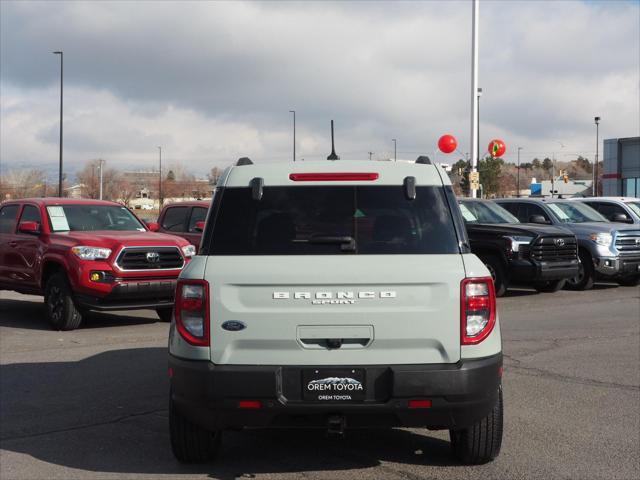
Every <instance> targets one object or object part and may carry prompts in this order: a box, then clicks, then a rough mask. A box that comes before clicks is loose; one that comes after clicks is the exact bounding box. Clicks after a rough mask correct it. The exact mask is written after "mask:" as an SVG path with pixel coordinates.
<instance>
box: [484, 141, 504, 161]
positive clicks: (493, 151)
mask: <svg viewBox="0 0 640 480" xmlns="http://www.w3.org/2000/svg"><path fill="white" fill-rule="evenodd" d="M488 150H489V155H491V156H492V157H494V158H495V157H501V156H503V155H504V153H505V152H506V151H507V146H506V145H505V144H504V142H503V141H502V140H500V139H499V138H496V139H493V140H491V142H489V148H488Z"/></svg>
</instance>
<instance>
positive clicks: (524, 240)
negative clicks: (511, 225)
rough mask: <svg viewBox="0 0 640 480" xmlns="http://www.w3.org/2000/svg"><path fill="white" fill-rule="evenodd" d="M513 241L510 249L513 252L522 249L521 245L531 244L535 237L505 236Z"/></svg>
mask: <svg viewBox="0 0 640 480" xmlns="http://www.w3.org/2000/svg"><path fill="white" fill-rule="evenodd" d="M504 238H506V239H507V240H509V242H510V243H511V247H510V250H511V251H512V252H518V251H519V250H520V245H529V244H530V243H531V242H532V241H533V239H534V237H527V236H525V235H513V236H508V237H504Z"/></svg>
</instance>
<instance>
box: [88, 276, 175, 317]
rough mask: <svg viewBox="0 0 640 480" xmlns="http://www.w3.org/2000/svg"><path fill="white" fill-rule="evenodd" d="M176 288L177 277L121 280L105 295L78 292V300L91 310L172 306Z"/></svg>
mask: <svg viewBox="0 0 640 480" xmlns="http://www.w3.org/2000/svg"><path fill="white" fill-rule="evenodd" d="M175 290H176V280H175V279H164V280H140V281H120V282H117V283H115V284H114V285H113V288H112V289H111V292H110V293H108V294H107V295H105V296H93V295H90V294H86V293H83V294H76V296H75V298H76V301H77V302H78V303H79V304H80V305H81V306H83V307H85V308H87V309H90V310H101V311H109V310H131V309H141V308H170V307H172V306H173V301H174V296H175Z"/></svg>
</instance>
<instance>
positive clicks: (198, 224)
mask: <svg viewBox="0 0 640 480" xmlns="http://www.w3.org/2000/svg"><path fill="white" fill-rule="evenodd" d="M195 230H196V232H203V231H204V222H203V221H199V222H196V228H195Z"/></svg>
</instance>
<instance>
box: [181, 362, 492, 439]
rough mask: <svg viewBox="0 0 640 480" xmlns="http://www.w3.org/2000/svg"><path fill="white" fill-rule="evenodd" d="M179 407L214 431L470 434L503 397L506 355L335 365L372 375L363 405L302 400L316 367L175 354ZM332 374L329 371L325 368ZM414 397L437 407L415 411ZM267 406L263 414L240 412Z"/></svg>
mask: <svg viewBox="0 0 640 480" xmlns="http://www.w3.org/2000/svg"><path fill="white" fill-rule="evenodd" d="M169 367H170V368H171V372H172V378H171V398H172V400H173V402H174V407H175V408H177V409H178V411H179V412H180V413H181V414H182V415H184V416H185V417H187V418H188V419H189V420H191V421H192V422H194V423H196V424H197V425H201V426H203V427H204V428H207V429H209V430H220V429H227V428H243V427H254V428H260V427H262V428H264V427H307V428H308V427H312V428H313V427H318V428H326V427H327V423H328V421H329V417H330V416H332V417H335V416H336V415H337V416H339V417H340V418H342V419H344V422H345V423H346V425H347V427H349V428H358V427H394V426H403V427H428V428H432V429H443V428H463V427H467V426H470V425H472V424H474V423H475V422H477V421H478V420H480V419H482V418H484V417H485V416H486V415H488V413H489V412H490V411H491V409H492V408H493V406H494V405H495V403H496V402H497V399H498V389H499V386H500V382H501V376H502V354H498V355H494V356H491V357H486V358H482V359H477V360H476V359H474V360H464V361H460V362H458V363H456V364H444V365H389V366H386V365H380V366H354V365H350V366H346V367H339V366H333V365H332V366H331V368H362V369H364V370H365V383H366V399H365V400H364V401H363V402H360V403H348V404H347V403H313V402H305V401H304V400H303V399H302V389H303V381H302V372H303V370H304V369H308V368H313V366H308V367H300V366H226V365H214V364H212V363H210V362H203V361H190V360H183V359H179V358H176V357H174V356H171V355H170V356H169ZM323 368H324V367H323ZM411 399H428V400H431V402H432V406H431V407H430V408H424V409H411V408H409V407H408V402H409V400H411ZM240 400H259V401H260V402H261V405H262V407H261V408H259V409H251V410H249V409H240V408H239V404H238V402H239V401H240Z"/></svg>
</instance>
